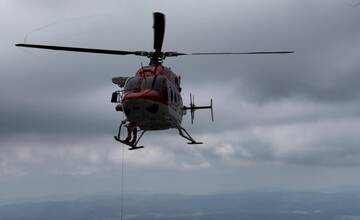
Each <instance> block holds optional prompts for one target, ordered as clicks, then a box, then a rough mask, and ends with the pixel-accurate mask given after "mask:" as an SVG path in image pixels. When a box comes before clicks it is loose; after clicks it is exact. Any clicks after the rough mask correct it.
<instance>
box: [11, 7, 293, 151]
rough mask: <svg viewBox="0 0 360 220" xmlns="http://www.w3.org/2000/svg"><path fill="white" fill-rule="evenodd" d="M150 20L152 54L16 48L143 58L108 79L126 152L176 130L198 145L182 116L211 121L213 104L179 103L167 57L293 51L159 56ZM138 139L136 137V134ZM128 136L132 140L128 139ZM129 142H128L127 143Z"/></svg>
mask: <svg viewBox="0 0 360 220" xmlns="http://www.w3.org/2000/svg"><path fill="white" fill-rule="evenodd" d="M153 20H154V25H153V29H154V46H153V48H154V51H124V50H107V49H93V48H80V47H64V46H53V45H42V44H25V43H24V44H16V46H18V47H29V48H38V49H48V50H60V51H72V52H83V53H97V54H111V55H135V56H142V57H147V58H149V59H150V63H149V65H147V66H142V65H141V68H140V69H138V70H137V72H136V73H135V76H125V77H124V76H120V77H114V78H112V82H113V83H114V84H116V85H118V86H119V87H120V88H121V90H117V91H115V92H113V93H112V96H111V102H112V103H115V104H116V107H115V110H116V111H120V112H123V113H124V114H125V118H126V119H125V120H122V121H121V123H120V126H119V129H118V132H117V135H115V136H114V138H115V140H116V141H119V142H120V143H123V144H125V145H127V146H129V150H136V149H140V148H144V146H139V145H138V143H139V141H140V139H141V138H142V137H143V135H144V133H145V132H147V131H158V130H166V129H171V128H173V129H177V130H178V132H179V135H180V136H181V137H183V138H185V139H186V140H188V141H189V142H188V144H202V142H198V141H196V140H195V139H194V138H193V137H192V136H191V135H190V134H189V132H188V131H187V130H186V129H185V128H184V127H182V126H181V123H182V119H183V116H184V115H186V113H187V111H190V115H191V123H193V122H194V117H195V111H196V110H200V109H210V111H211V118H212V121H214V114H213V101H212V99H211V100H210V105H207V106H197V105H195V100H194V96H193V95H191V94H190V105H189V106H185V105H184V104H183V101H182V96H181V92H182V88H181V77H180V75H176V74H175V73H174V72H173V71H172V70H171V68H169V67H166V66H164V65H163V61H164V60H165V58H167V57H177V56H185V55H194V56H197V55H237V54H242V55H248V54H290V53H294V51H257V52H215V53H180V52H175V51H170V52H163V51H162V45H163V41H164V35H165V15H164V14H163V13H160V12H155V13H153ZM123 126H124V127H127V129H128V137H127V138H126V139H121V137H120V136H121V129H122V128H123ZM138 133H139V134H140V135H137V134H138ZM131 134H132V136H131ZM130 139H131V140H130Z"/></svg>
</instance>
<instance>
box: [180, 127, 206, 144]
mask: <svg viewBox="0 0 360 220" xmlns="http://www.w3.org/2000/svg"><path fill="white" fill-rule="evenodd" d="M176 128H177V129H178V131H179V135H180V136H181V137H183V138H185V139H186V140H188V141H190V142H188V143H187V144H203V143H202V142H197V141H195V139H194V138H193V137H191V135H190V134H189V133H188V132H187V131H186V130H185V128H183V127H181V125H177V127H176Z"/></svg>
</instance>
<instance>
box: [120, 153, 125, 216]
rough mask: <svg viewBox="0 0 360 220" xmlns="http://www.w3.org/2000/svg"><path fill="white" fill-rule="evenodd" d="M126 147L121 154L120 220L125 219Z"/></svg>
mask: <svg viewBox="0 0 360 220" xmlns="http://www.w3.org/2000/svg"><path fill="white" fill-rule="evenodd" d="M124 179H125V147H122V153H121V186H120V202H121V208H120V220H123V217H124V186H125V180H124Z"/></svg>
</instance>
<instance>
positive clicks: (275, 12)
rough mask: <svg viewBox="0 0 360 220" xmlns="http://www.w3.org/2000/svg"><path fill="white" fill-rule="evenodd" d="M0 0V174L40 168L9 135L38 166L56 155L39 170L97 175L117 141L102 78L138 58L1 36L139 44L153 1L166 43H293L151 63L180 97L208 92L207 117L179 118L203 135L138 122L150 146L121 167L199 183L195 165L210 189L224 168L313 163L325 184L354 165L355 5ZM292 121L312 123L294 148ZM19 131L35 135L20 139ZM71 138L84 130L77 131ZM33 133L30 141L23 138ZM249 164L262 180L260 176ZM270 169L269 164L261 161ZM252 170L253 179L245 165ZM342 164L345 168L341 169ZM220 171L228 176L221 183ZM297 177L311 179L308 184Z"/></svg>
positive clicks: (208, 47)
mask: <svg viewBox="0 0 360 220" xmlns="http://www.w3.org/2000/svg"><path fill="white" fill-rule="evenodd" d="M3 4H5V6H6V7H1V8H2V10H4V8H6V9H8V10H4V13H1V15H0V24H1V26H2V28H3V32H2V35H1V36H0V39H1V41H0V47H1V49H2V53H3V54H4V55H2V56H0V64H1V65H0V71H1V73H0V145H1V148H0V151H1V153H2V154H1V155H7V156H9V158H12V159H13V160H12V162H9V160H7V159H6V158H5V156H2V157H1V158H0V175H5V174H6V173H8V174H9V173H14V174H17V175H24V174H26V173H27V171H29V170H30V171H34V170H36V169H38V168H39V167H40V166H37V165H36V164H35V165H34V164H33V167H31V166H29V164H31V163H32V162H31V161H30V162H29V161H22V162H21V158H19V157H23V159H24V158H25V159H26V152H25V153H24V154H16V152H15V153H14V151H11V150H10V149H11V147H10V146H15V148H14V149H18V148H17V147H18V146H19V144H21V146H23V147H25V148H27V147H28V148H31V149H35V150H34V152H35V154H33V156H34V155H35V158H37V159H40V158H42V159H44V158H45V159H44V162H43V163H42V166H44V164H47V165H48V164H50V163H52V162H53V161H50V160H51V159H49V158H52V159H53V158H54V157H55V158H56V155H59V154H63V156H64V155H65V156H64V158H65V159H64V160H66V162H67V164H68V166H66V165H62V162H63V161H61V160H59V161H56V162H54V166H53V167H52V168H51V169H50V168H49V169H46V168H47V166H45V168H43V169H44V170H47V171H49V170H51V171H54V170H55V171H57V174H58V175H59V176H61V175H67V174H69V175H74V176H76V175H81V174H84V175H85V174H89V175H90V176H91V175H94V176H96V175H99V173H101V172H102V171H104V170H107V171H108V172H109V173H110V174H109V175H111V173H113V172H117V171H119V170H118V168H119V167H118V165H119V149H120V148H119V149H117V148H116V147H117V144H116V143H115V142H114V141H113V140H112V136H113V134H114V132H115V130H116V129H117V126H118V121H120V120H121V116H120V115H119V114H117V113H116V112H114V111H113V105H112V104H110V102H109V101H110V94H111V92H112V91H113V90H115V89H117V88H116V86H114V85H113V84H112V83H111V78H112V77H113V76H116V75H132V74H134V72H135V71H136V69H137V68H138V67H140V62H143V63H144V64H147V62H148V61H147V60H146V59H139V58H137V57H128V56H125V57H117V56H115V57H113V56H98V55H88V54H71V53H63V52H46V51H40V50H22V49H19V48H15V47H14V43H18V42H20V43H21V42H22V41H23V38H24V37H25V35H26V34H27V33H29V32H32V33H31V34H30V35H29V36H28V39H27V40H28V43H47V44H58V45H69V46H84V47H97V48H111V49H126V50H132V49H134V50H140V49H147V50H150V49H151V47H152V28H151V26H152V17H151V16H152V15H151V13H152V12H153V11H163V12H164V13H166V15H167V30H166V37H165V38H166V39H165V42H164V47H165V49H166V50H174V51H176V50H177V51H180V52H198V51H199V52H212V51H249V50H295V51H296V53H295V54H292V55H288V56H224V57H195V56H193V57H190V56H189V57H179V58H176V59H175V58H174V59H170V58H169V59H167V60H165V65H168V66H171V67H172V69H173V70H174V71H175V72H176V73H180V74H181V75H182V80H183V88H184V93H183V95H184V101H185V103H188V98H187V96H188V93H189V92H192V93H193V94H195V95H196V99H197V103H198V104H207V103H208V98H210V97H213V98H214V100H215V102H214V103H215V123H214V124H212V123H211V122H209V113H208V112H197V118H196V124H195V125H194V126H191V125H190V123H189V118H188V116H186V117H185V118H184V126H185V127H187V128H188V129H189V131H191V132H192V134H194V137H195V138H197V139H199V140H201V141H204V142H205V143H206V144H205V145H204V146H199V147H189V146H187V145H185V143H184V141H183V140H182V139H181V138H180V137H178V136H177V134H176V131H175V130H171V131H165V132H161V133H155V132H154V133H150V134H149V135H147V136H146V137H145V138H144V143H145V144H146V145H147V146H148V148H147V150H148V152H150V153H151V154H149V155H150V156H151V157H149V158H148V157H144V158H141V159H144V160H140V159H139V158H137V156H136V155H135V156H134V155H129V156H130V160H131V161H132V162H130V167H131V169H132V170H133V171H135V172H136V170H137V169H138V168H141V169H145V168H148V169H150V170H151V168H154V167H155V168H156V169H160V168H161V167H162V166H164V167H167V169H168V170H166V169H164V170H162V171H161V174H159V177H163V176H162V174H163V175H165V174H166V175H170V176H172V177H173V178H174V179H176V180H178V181H179V183H178V184H175V183H174V184H175V185H177V186H178V187H179V188H181V189H184V187H185V186H188V185H189V183H184V181H181V180H180V177H181V176H183V177H189V178H190V177H192V178H197V180H198V181H199V182H201V180H200V179H199V178H200V177H197V175H199V176H200V174H204V173H205V174H204V175H208V176H206V177H204V178H206V179H207V180H209V182H211V178H210V176H212V175H215V176H217V177H218V179H219V180H217V181H218V183H219V186H215V185H212V186H209V187H208V188H207V190H217V189H218V190H221V188H222V187H229V188H233V189H234V188H237V187H236V186H235V185H236V184H239V185H241V184H242V182H241V181H240V178H239V177H237V172H238V170H241V174H244V175H245V176H247V177H249V180H246V184H247V185H252V184H253V183H255V182H256V183H258V182H264V183H269V184H270V182H271V183H277V181H279V182H284V181H287V180H289V177H287V176H286V175H284V174H283V173H282V172H280V171H284V170H286V172H285V173H287V175H289V176H292V177H294V181H295V180H297V181H299V182H301V181H303V180H299V179H297V177H296V175H292V173H294V172H295V171H299V170H300V171H303V170H309V169H319V170H320V169H324V170H326V169H329V170H330V171H329V170H327V172H325V174H322V172H320V171H318V174H319V176H322V175H323V176H322V177H324V176H325V177H328V178H323V179H326V180H329V182H331V181H332V180H334V182H336V180H337V179H336V177H338V176H339V172H342V171H344V170H342V171H339V170H335V168H337V167H340V168H338V169H346V170H352V169H354V168H355V169H356V168H357V167H358V166H359V163H358V162H357V161H359V160H358V159H359V152H358V150H357V143H358V137H357V136H358V135H357V133H356V131H357V130H358V126H357V125H356V123H357V121H358V117H359V113H360V112H359V109H360V108H359V106H360V101H359V92H360V91H359V86H358V82H359V80H360V79H359V74H358V73H359V70H360V66H359V64H358V63H359V62H358V57H359V55H360V54H359V35H360V29H359V28H357V26H356V25H355V24H357V23H358V21H359V18H360V17H359V13H358V11H357V10H354V9H353V8H350V7H348V5H347V4H346V3H344V2H339V1H327V0H320V1H316V2H314V1H307V0H306V1H295V0H290V1H288V0H287V1H285V0H280V1H278V2H276V3H274V2H267V1H260V0H258V1H253V0H252V1H250V0H248V1H241V2H239V1H235V0H229V1H226V3H222V4H219V3H218V1H215V0H211V1H196V2H194V1H183V2H182V3H181V4H175V3H174V2H169V1H154V2H151V3H150V2H144V1H131V2H130V1H122V2H119V1H108V2H107V3H106V4H104V3H103V2H101V1H90V2H89V1H76V2H74V1H61V2H59V1H56V2H55V1H5V3H3ZM185 8H186V13H185V12H184V10H185ZM14 14H16V21H15V19H14V18H15V17H14V16H15V15H14ZM83 18H84V19H83ZM54 22H55V23H54ZM51 23H52V24H53V25H50V26H48V27H46V28H42V29H41V30H39V31H35V32H34V30H36V29H38V28H39V27H44V26H45V25H47V24H51ZM340 125H341V126H340ZM306 131H311V132H312V136H311V137H309V139H308V142H306V143H305V142H304V143H298V145H297V146H296V147H294V144H295V142H296V140H298V139H300V140H303V139H306V138H307V137H304V132H305V133H306ZM324 131H326V132H324ZM257 132H259V133H257ZM289 132H290V133H289ZM327 132H328V133H327ZM283 133H284V134H283ZM29 134H33V135H34V136H35V137H36V138H38V139H36V138H35V140H33V139H28V138H26V135H29ZM99 136H101V138H100V137H99ZM90 137H92V138H94V139H97V138H99V142H96V143H95V144H93V145H91V142H92V141H94V139H92V138H90ZM79 139H83V140H84V141H83V142H81V141H79V142H77V140H79ZM9 140H11V142H10V141H9ZM39 140H40V141H39ZM66 140H67V142H66ZM64 142H65V143H64ZM71 143H73V144H71ZM74 143H75V144H76V143H77V144H78V145H79V146H80V147H79V148H80V149H82V150H83V155H82V156H83V157H81V158H80V159H79V158H74V157H72V155H71V153H69V152H68V151H66V149H69V148H71V147H74V146H75V144H74ZM37 144H39V145H40V146H41V147H39V148H36V147H37ZM103 145H106V146H107V147H106V146H105V147H103ZM114 146H116V147H114ZM102 147H103V148H102ZM36 149H37V150H36ZM64 149H65V150H64ZM92 150H93V151H95V152H96V153H97V154H100V155H101V157H102V158H103V161H102V164H101V165H100V164H95V165H94V164H91V162H89V160H88V159H89V158H90V157H91V153H90V152H91V151H92ZM42 151H44V152H47V153H48V154H46V155H45V153H41V152H42ZM64 152H67V153H64ZM17 153H19V152H17ZM109 154H110V155H111V156H109ZM19 155H20V156H19ZM21 155H22V156H21ZM106 155H107V156H106ZM46 158H47V159H46ZM66 158H67V159H66ZM104 158H105V159H104ZM106 158H107V159H106ZM104 161H105V162H104ZM159 161H161V162H160V163H159ZM136 162H137V163H136ZM27 166H28V169H25V168H26V167H27ZM263 166H265V167H266V170H267V171H268V173H271V174H274V175H275V176H276V180H275V178H274V179H269V178H268V177H267V179H266V178H265V176H266V173H265V172H264V171H263V170H262V169H261V168H262V167H263ZM267 166H268V167H267ZM49 167H50V166H49ZM72 167H73V168H74V169H73V170H72ZM179 167H180V168H179ZM279 167H280V168H279ZM314 167H316V168H314ZM319 167H320V168H319ZM155 168H154V169H155ZM275 168H279V170H280V171H274V170H273V169H275ZM174 169H175V170H177V171H178V173H181V175H180V176H179V177H177V176H176V175H175V174H172V173H171V171H169V170H174ZM227 169H228V170H227ZM179 170H180V171H179ZM199 170H201V172H200V171H199ZM331 170H335V171H331ZM182 172H183V173H182ZM187 172H188V173H187ZM223 172H225V174H223ZM257 172H258V173H261V174H262V175H264V177H259V176H257V175H255V174H254V173H257ZM277 172H279V173H277ZM55 173H56V172H55ZM234 173H235V174H234ZM333 174H334V177H333ZM351 174H353V171H351V172H350V171H349V174H348V176H351ZM134 175H135V174H134ZM136 175H138V176H137V177H138V178H140V179H142V180H145V179H146V178H150V179H152V181H153V185H152V186H153V187H155V188H156V187H158V188H160V186H163V185H164V184H160V182H161V181H160V180H156V179H155V178H154V177H151V175H150V174H146V172H140V171H137V174H136ZM136 175H135V176H136ZM222 175H224V176H226V177H227V178H228V181H225V180H224V181H223V182H221V181H220V180H221V179H222V178H223V177H224V176H222ZM269 175H270V174H269ZM330 176H331V178H330ZM332 178H334V179H332ZM310 179H311V176H309V177H308V179H307V180H308V181H307V182H308V183H311V181H310ZM244 181H245V180H244ZM338 181H339V180H338ZM144 182H146V181H144ZM319 182H320V181H319ZM155 183H156V184H159V185H158V186H157V185H156V184H155ZM135 184H138V185H136V186H143V187H147V186H144V184H142V183H135ZM181 184H184V186H180V185H181ZM187 184H188V185H187ZM232 184H233V185H232ZM246 184H245V185H246ZM293 184H294V185H296V183H293ZM164 187H168V188H167V189H169V190H170V189H171V187H170V186H164ZM189 187H190V186H189ZM218 187H219V188H218ZM114 188H115V187H114ZM198 189H199V188H198ZM199 190H202V189H199ZM204 191H206V190H204Z"/></svg>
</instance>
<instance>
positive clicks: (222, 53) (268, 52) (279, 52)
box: [188, 51, 295, 55]
mask: <svg viewBox="0 0 360 220" xmlns="http://www.w3.org/2000/svg"><path fill="white" fill-rule="evenodd" d="M294 52H295V51H257V52H239V53H236V52H235V53H232V52H229V53H228V52H219V53H191V54H188V55H232V54H234V55H236V54H240V55H241V54H243V55H247V54H289V53H294Z"/></svg>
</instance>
